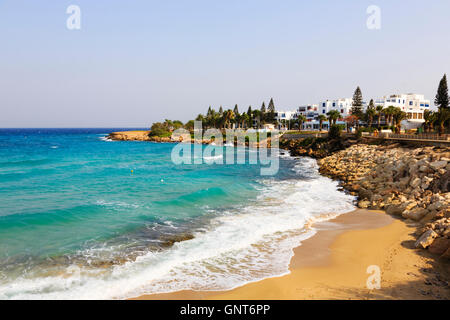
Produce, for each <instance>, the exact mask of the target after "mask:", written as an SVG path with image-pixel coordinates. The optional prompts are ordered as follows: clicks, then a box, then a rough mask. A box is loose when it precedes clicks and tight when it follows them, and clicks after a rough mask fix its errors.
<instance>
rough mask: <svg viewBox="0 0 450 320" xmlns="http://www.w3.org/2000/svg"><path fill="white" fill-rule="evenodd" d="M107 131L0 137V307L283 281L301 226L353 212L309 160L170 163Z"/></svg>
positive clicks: (165, 155)
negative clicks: (266, 171)
mask: <svg viewBox="0 0 450 320" xmlns="http://www.w3.org/2000/svg"><path fill="white" fill-rule="evenodd" d="M112 131H120V129H117V128H115V129H1V130H0V199H1V201H0V299H43V298H49V299H57V298H58V299H75V298H83V299H103V298H104V299H109V298H127V297H134V296H137V295H140V294H145V293H161V292H170V291H178V290H184V289H194V290H224V289H230V288H233V287H236V286H239V285H242V284H245V283H247V282H251V281H256V280H258V279H262V278H266V277H272V276H277V275H282V274H286V273H287V272H288V266H289V261H290V258H291V257H292V252H293V251H292V250H293V248H294V247H296V246H298V245H299V243H301V241H302V240H303V239H306V238H308V237H311V236H312V235H313V234H314V232H315V231H314V229H312V228H311V227H309V222H311V221H314V220H320V219H329V218H330V217H332V216H333V215H336V214H339V213H343V212H348V211H351V210H352V209H353V204H352V202H353V200H354V199H353V197H351V196H349V195H347V194H344V193H342V192H339V191H338V190H337V183H336V182H334V181H331V180H330V179H328V178H325V177H322V176H320V175H319V174H318V171H317V166H316V163H315V160H313V159H309V158H301V159H295V158H292V157H281V158H280V169H279V172H278V174H277V175H276V176H272V177H263V176H261V175H260V167H259V166H258V165H248V164H246V165H206V164H203V165H175V164H173V163H172V162H171V159H170V153H171V150H172V148H173V146H174V145H173V144H165V143H161V144H157V143H149V142H112V141H106V140H105V139H104V136H105V135H106V134H107V133H109V132H112ZM227 148H233V147H227ZM247 152H248V150H247ZM183 240H184V241H183Z"/></svg>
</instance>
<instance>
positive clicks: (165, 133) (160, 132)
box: [149, 122, 171, 137]
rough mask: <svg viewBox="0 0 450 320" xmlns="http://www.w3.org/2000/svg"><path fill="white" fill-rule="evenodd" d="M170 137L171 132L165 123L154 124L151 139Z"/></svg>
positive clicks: (151, 129)
mask: <svg viewBox="0 0 450 320" xmlns="http://www.w3.org/2000/svg"><path fill="white" fill-rule="evenodd" d="M170 135H171V132H170V130H169V129H168V128H167V126H166V125H165V124H164V123H161V122H155V123H154V124H152V127H151V128H150V134H149V136H151V137H154V136H157V137H169V136H170Z"/></svg>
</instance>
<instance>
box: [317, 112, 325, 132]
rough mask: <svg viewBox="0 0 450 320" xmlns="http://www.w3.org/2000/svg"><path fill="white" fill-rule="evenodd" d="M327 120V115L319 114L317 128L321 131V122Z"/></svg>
mask: <svg viewBox="0 0 450 320" xmlns="http://www.w3.org/2000/svg"><path fill="white" fill-rule="evenodd" d="M324 121H327V117H326V116H325V115H323V114H321V115H320V116H319V130H320V131H322V125H323V122H324Z"/></svg>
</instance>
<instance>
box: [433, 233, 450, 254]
mask: <svg viewBox="0 0 450 320" xmlns="http://www.w3.org/2000/svg"><path fill="white" fill-rule="evenodd" d="M449 248H450V239H447V238H443V237H440V238H437V239H435V240H434V241H433V243H432V244H431V245H430V247H429V248H428V250H429V251H430V252H431V253H434V254H438V255H441V254H443V253H444V252H445V251H447V250H448V249H449Z"/></svg>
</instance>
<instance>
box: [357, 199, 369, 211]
mask: <svg viewBox="0 0 450 320" xmlns="http://www.w3.org/2000/svg"><path fill="white" fill-rule="evenodd" d="M369 206H370V201H367V200H362V201H360V202H358V207H360V208H362V209H365V208H368V207H369Z"/></svg>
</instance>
